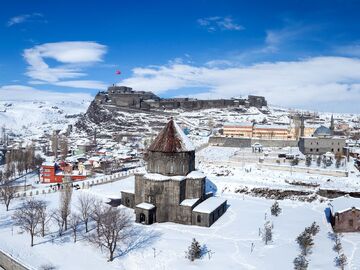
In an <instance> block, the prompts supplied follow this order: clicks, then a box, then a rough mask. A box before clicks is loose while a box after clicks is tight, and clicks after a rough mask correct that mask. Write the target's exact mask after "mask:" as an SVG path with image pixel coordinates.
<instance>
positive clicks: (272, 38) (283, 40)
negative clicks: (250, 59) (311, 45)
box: [262, 23, 319, 53]
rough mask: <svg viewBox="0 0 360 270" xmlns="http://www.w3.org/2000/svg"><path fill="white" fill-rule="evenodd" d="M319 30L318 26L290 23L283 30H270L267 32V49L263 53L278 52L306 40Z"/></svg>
mask: <svg viewBox="0 0 360 270" xmlns="http://www.w3.org/2000/svg"><path fill="white" fill-rule="evenodd" d="M317 30H319V26H317V25H302V24H300V23H288V24H287V25H286V26H285V27H283V28H281V29H269V30H267V31H266V37H265V47H264V48H263V49H262V52H269V53H271V52H276V51H278V50H279V47H281V46H282V45H284V44H289V43H290V42H293V41H296V40H299V39H305V38H306V36H307V35H308V34H309V33H311V32H314V31H317ZM307 38H308V37H307Z"/></svg>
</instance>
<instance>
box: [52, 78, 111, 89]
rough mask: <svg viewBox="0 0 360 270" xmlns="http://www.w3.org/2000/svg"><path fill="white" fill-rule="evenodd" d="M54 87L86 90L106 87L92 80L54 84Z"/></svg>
mask: <svg viewBox="0 0 360 270" xmlns="http://www.w3.org/2000/svg"><path fill="white" fill-rule="evenodd" d="M54 85H57V86H66V87H74V88H87V89H106V88H107V85H106V84H105V83H103V82H101V81H93V80H80V81H75V80H73V81H62V82H56V83H54Z"/></svg>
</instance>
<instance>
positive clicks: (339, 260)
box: [335, 253, 347, 270]
mask: <svg viewBox="0 0 360 270" xmlns="http://www.w3.org/2000/svg"><path fill="white" fill-rule="evenodd" d="M335 265H336V266H337V267H339V268H340V269H341V270H344V269H345V265H347V257H346V256H345V254H344V253H342V254H340V255H339V256H338V257H336V258H335Z"/></svg>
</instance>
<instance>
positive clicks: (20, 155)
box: [4, 146, 43, 178]
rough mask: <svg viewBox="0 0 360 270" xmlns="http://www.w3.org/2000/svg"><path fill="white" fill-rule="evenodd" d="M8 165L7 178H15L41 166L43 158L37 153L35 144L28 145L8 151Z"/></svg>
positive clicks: (5, 172) (6, 158) (6, 157)
mask: <svg viewBox="0 0 360 270" xmlns="http://www.w3.org/2000/svg"><path fill="white" fill-rule="evenodd" d="M5 160H6V166H5V168H6V169H5V171H4V174H5V175H6V177H7V178H13V177H15V176H16V175H22V174H23V173H24V172H25V173H27V172H29V171H31V170H35V169H36V168H38V167H40V166H41V164H42V162H43V158H42V157H41V156H40V155H39V154H37V155H35V149H34V147H33V146H29V147H26V148H25V149H22V148H20V149H12V150H11V151H8V152H7V153H6V156H5Z"/></svg>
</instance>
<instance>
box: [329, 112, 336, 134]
mask: <svg viewBox="0 0 360 270" xmlns="http://www.w3.org/2000/svg"><path fill="white" fill-rule="evenodd" d="M334 129H335V127H334V115H331V120H330V132H331V136H334Z"/></svg>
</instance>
